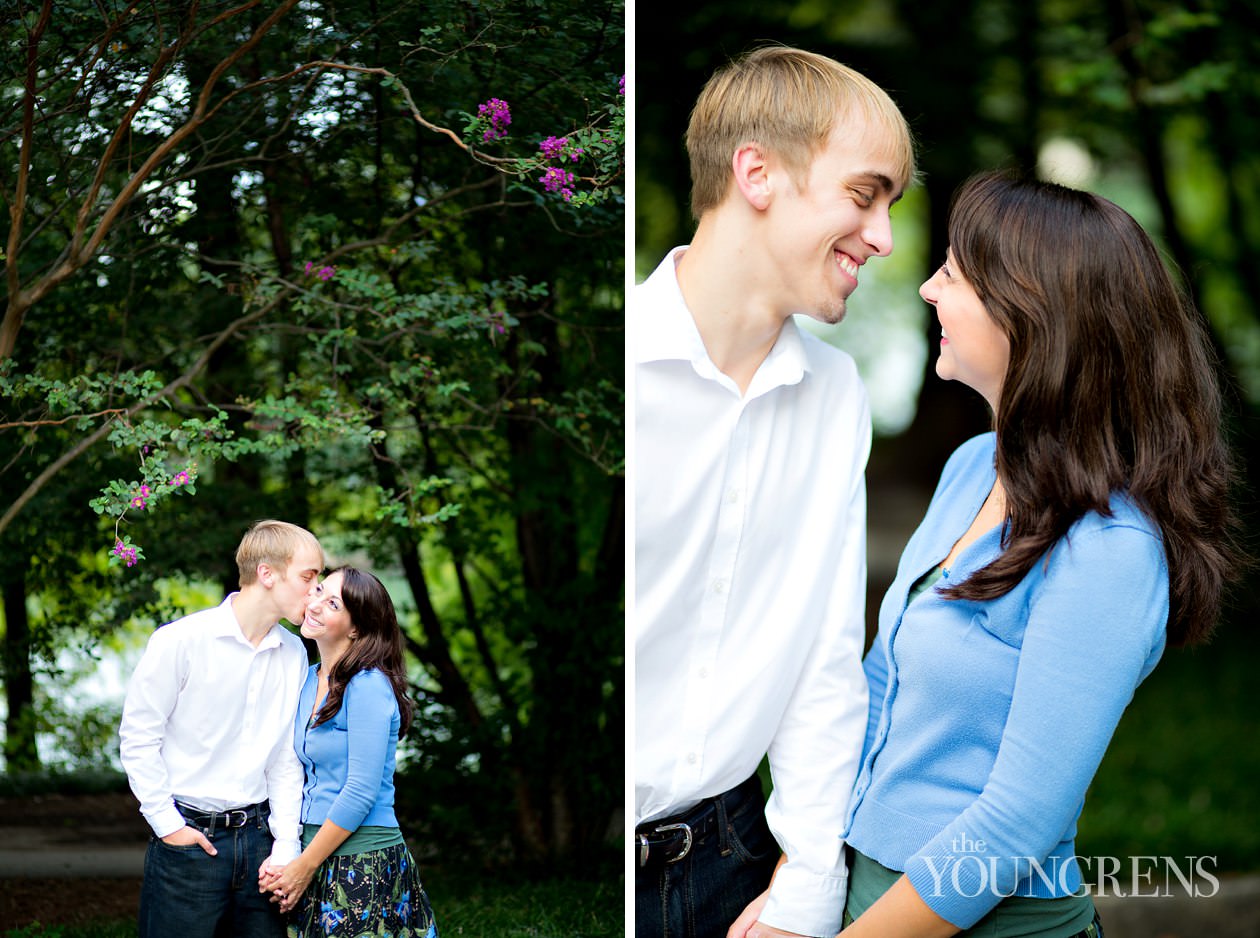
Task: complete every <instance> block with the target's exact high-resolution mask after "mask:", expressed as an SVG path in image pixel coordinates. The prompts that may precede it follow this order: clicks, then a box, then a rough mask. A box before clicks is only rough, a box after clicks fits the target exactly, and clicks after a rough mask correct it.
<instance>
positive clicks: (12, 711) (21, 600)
mask: <svg viewBox="0 0 1260 938" xmlns="http://www.w3.org/2000/svg"><path fill="white" fill-rule="evenodd" d="M0 589H3V591H4V626H5V628H4V696H5V703H6V704H7V706H8V713H7V715H6V716H5V720H4V759H5V766H6V768H7V770H8V771H9V772H25V771H33V770H36V769H38V768H39V767H40V764H39V750H38V749H37V748H36V746H35V681H34V678H33V676H32V674H31V623H30V618H29V616H28V615H27V611H26V570H25V569H24V568H22V567H21V566H19V565H12V566H9V567H7V569H6V570H5V572H4V579H3V582H2V583H0Z"/></svg>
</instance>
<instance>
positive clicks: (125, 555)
mask: <svg viewBox="0 0 1260 938" xmlns="http://www.w3.org/2000/svg"><path fill="white" fill-rule="evenodd" d="M110 553H112V554H113V555H114V556H115V557H117V558H118V559H119V560H124V561H126V562H127V566H129V567H134V566H135V565H136V564H137V563H138V562H139V551H138V550H137V549H136V548H134V547H128V546H127V545H126V544H124V543H123V542H122V541H118V540H115V541H114V549H113V550H112V551H110Z"/></svg>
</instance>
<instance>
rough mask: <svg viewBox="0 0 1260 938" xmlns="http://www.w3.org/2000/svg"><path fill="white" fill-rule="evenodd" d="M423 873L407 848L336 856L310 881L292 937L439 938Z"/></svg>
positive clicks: (295, 913)
mask: <svg viewBox="0 0 1260 938" xmlns="http://www.w3.org/2000/svg"><path fill="white" fill-rule="evenodd" d="M437 933H438V932H437V924H436V922H435V921H434V919H433V908H432V907H431V906H430V905H429V897H428V896H427V895H425V892H424V888H423V887H422V886H421V885H420V869H419V867H417V866H416V861H415V860H413V859H412V857H411V852H410V851H409V850H408V849H407V845H406V844H397V845H395V846H392V847H384V848H382V849H380V850H372V851H369V852H367V853H353V854H349V855H347V856H331V857H329V858H328V859H327V860H325V861H324V862H323V863H322V864H320V867H319V869H318V870H316V871H315V876H314V877H313V878H312V879H311V884H310V886H308V887H307V889H306V893H305V894H304V895H303V896H302V898H301V899H300V900H298V904H297V907H296V908H295V909H294V910H293V913H292V918H291V919H290V922H289V938H380V936H389V938H437Z"/></svg>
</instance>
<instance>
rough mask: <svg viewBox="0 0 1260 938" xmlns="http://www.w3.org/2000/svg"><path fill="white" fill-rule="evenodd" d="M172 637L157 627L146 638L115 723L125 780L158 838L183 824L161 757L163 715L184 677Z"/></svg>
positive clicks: (171, 707) (171, 705)
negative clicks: (119, 724) (119, 722)
mask: <svg viewBox="0 0 1260 938" xmlns="http://www.w3.org/2000/svg"><path fill="white" fill-rule="evenodd" d="M171 638H172V636H170V635H163V634H162V630H161V629H159V630H158V631H157V632H154V633H153V636H152V637H151V638H150V639H149V644H148V647H147V648H145V651H144V654H143V655H142V656H141V658H140V663H139V664H138V665H136V670H135V673H134V674H132V676H131V683H130V684H128V685H127V696H126V699H125V701H124V703H123V715H122V724H121V726H119V728H118V736H119V739H120V746H119V754H120V756H121V758H122V765H123V770H124V771H125V772H126V773H127V781H128V783H129V784H130V785H131V790H132V792H133V793H134V794H135V796H136V798H137V799H138V800H139V802H140V812H141V813H142V814H143V815H144V818H145V820H146V821H148V822H149V826H150V827H151V828H153V833H154V834H156V835H157V836H158V837H166V836H168V835H169V834H172V833H174V832H175V831H178V830H179V829H180V828H182V827H184V816H183V815H182V814H180V813H179V809H178V808H176V807H175V796H174V794H173V793H172V791H171V785H170V779H169V777H168V775H167V772H166V763H165V762H164V761H163V759H162V742H163V740H164V738H165V736H166V724H167V720H168V719H170V715H171V713H172V711H174V709H175V703H176V701H177V700H178V698H179V688H180V684H181V683H182V679H183V674H182V669H181V661H180V658H181V655H180V654H179V647H178V644H177V643H176V642H175V641H172V640H171Z"/></svg>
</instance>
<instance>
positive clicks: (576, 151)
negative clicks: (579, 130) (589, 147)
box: [538, 137, 586, 163]
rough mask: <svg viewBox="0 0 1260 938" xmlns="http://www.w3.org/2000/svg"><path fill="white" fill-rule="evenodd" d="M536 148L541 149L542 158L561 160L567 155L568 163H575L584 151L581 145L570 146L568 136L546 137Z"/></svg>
mask: <svg viewBox="0 0 1260 938" xmlns="http://www.w3.org/2000/svg"><path fill="white" fill-rule="evenodd" d="M538 149H540V150H542V155H543V158H544V159H548V160H562V159H564V158H565V157H566V156H567V157H568V158H569V162H570V163H576V162H577V161H578V159H579V158H580V157H581V156H582V154H583V153H585V152H586V151H585V150H584V149H582V148H581V147H573V148H570V147H569V138H568V137H548V138H547V139H546V140H544V141H543V142H542V143H540V144H538Z"/></svg>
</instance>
